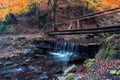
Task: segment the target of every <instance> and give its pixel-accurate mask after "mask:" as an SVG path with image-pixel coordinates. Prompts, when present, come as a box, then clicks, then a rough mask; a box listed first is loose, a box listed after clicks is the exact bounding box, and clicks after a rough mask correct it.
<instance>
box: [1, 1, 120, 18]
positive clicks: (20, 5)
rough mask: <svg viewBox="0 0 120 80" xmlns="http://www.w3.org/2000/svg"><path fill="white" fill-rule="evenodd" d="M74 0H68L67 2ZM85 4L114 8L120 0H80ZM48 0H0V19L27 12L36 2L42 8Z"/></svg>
mask: <svg viewBox="0 0 120 80" xmlns="http://www.w3.org/2000/svg"><path fill="white" fill-rule="evenodd" d="M70 1H71V2H74V0H68V2H70ZM80 1H83V2H85V3H86V4H87V7H88V8H89V9H96V10H103V9H105V8H115V7H118V6H120V0H80ZM47 2H48V0H0V20H5V17H6V16H7V15H8V14H9V13H12V14H15V15H16V14H17V15H19V14H23V13H27V12H29V11H30V10H31V8H32V7H33V6H32V4H33V3H36V4H37V6H41V9H44V8H45V7H46V5H47Z"/></svg>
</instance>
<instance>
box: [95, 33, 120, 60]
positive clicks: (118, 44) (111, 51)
mask: <svg viewBox="0 0 120 80" xmlns="http://www.w3.org/2000/svg"><path fill="white" fill-rule="evenodd" d="M117 56H120V35H112V36H110V37H108V38H106V39H105V40H104V42H103V44H102V46H101V48H100V50H99V51H98V53H97V55H96V57H95V58H96V59H100V60H112V59H120V58H118V57H117Z"/></svg>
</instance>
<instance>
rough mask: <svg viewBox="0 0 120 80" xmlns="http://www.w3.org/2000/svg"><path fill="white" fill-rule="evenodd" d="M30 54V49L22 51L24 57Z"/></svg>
mask: <svg viewBox="0 0 120 80" xmlns="http://www.w3.org/2000/svg"><path fill="white" fill-rule="evenodd" d="M30 53H32V50H31V49H25V50H24V55H28V54H30Z"/></svg>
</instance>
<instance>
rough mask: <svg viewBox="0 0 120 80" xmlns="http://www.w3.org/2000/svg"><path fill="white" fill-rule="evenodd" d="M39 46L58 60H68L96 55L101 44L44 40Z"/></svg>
mask: <svg viewBox="0 0 120 80" xmlns="http://www.w3.org/2000/svg"><path fill="white" fill-rule="evenodd" d="M39 48H42V49H44V50H46V51H47V52H48V53H49V54H50V55H52V56H53V58H54V59H55V60H56V61H63V62H68V61H72V60H74V59H76V58H79V59H80V58H88V57H94V55H95V54H96V53H97V51H98V49H99V45H87V46H85V45H80V44H74V43H70V42H63V41H56V40H50V41H43V42H42V43H40V44H39Z"/></svg>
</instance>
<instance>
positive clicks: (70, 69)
mask: <svg viewBox="0 0 120 80" xmlns="http://www.w3.org/2000/svg"><path fill="white" fill-rule="evenodd" d="M75 69H76V66H75V65H72V66H70V67H68V68H67V69H66V70H64V74H63V75H67V74H68V73H69V72H72V71H75Z"/></svg>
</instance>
